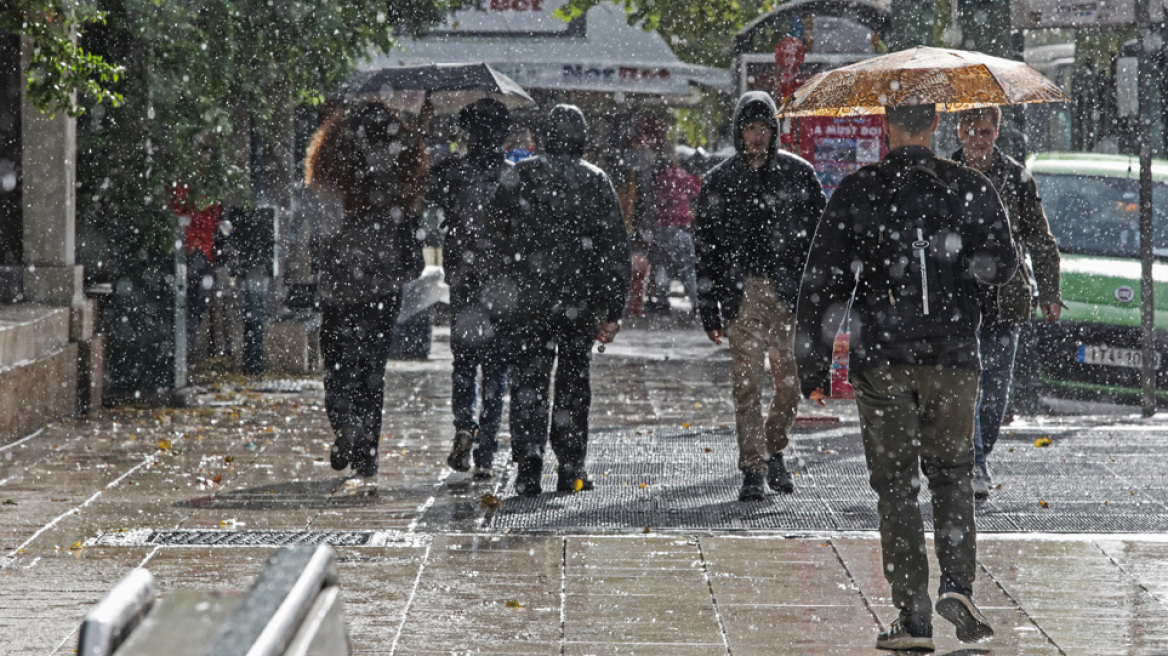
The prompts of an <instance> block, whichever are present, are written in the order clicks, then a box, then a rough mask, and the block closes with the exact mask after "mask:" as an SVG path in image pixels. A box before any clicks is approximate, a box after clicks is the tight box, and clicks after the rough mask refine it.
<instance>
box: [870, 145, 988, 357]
mask: <svg viewBox="0 0 1168 656" xmlns="http://www.w3.org/2000/svg"><path fill="white" fill-rule="evenodd" d="M937 166H938V170H934V169H932V168H929V167H927V166H923V165H917V166H912V167H905V166H902V165H897V164H891V163H886V162H882V163H879V164H876V165H873V166H871V167H869V168H870V169H871V170H872V171H874V172H875V173H876V174H877V175H879V176H880V178H881V179H882V180H883V181H884V182H885V183H886V187H885V188H886V189H888V194H887V197H886V198H885V199H884V200H883V202H882V203H881V204H880V205H878V209H877V213H876V217H875V221H876V225H875V227H874V229H873V233H874V234H872V235H871V236H870V238H868V239H865V240H864V244H863V246H862V247H861V248H862V249H863V250H864V251H866V252H865V253H864V262H865V266H864V271H863V275H862V276H861V281H862V282H861V284H862V285H863V286H864V293H863V294H861V297H862V298H863V299H864V301H863V303H864V305H866V306H867V310H868V314H869V316H870V317H871V318H874V319H875V320H876V330H875V331H874V332H875V333H877V335H872V334H871V332H869V338H871V337H873V336H874V337H876V339H877V341H881V342H903V341H915V340H931V339H938V338H941V339H943V338H947V337H952V336H954V335H955V334H960V333H964V332H968V327H969V325H970V324H971V323H972V325H973V326H974V327H975V328H976V326H977V322H978V321H979V320H980V312H979V310H978V305H977V299H978V296H977V285H976V283H975V282H974V280H973V278H972V277H971V276H970V275H969V274H968V271H969V266H968V257H969V251H968V249H966V248H965V247H964V245H963V243H962V234H963V233H967V232H968V231H966V230H963V229H962V224H963V223H964V222H965V216H964V202H963V199H961V198H960V197H959V195H958V193H957V192H956V191H955V190H954V189H953V187H952V185H951V184H950V183H949V182H948V181H946V180H945V176H946V173H948V171H949V170H950V169H953V168H954V167H955V166H956V165H955V164H951V163H948V162H945V161H944V160H939V161H937Z"/></svg>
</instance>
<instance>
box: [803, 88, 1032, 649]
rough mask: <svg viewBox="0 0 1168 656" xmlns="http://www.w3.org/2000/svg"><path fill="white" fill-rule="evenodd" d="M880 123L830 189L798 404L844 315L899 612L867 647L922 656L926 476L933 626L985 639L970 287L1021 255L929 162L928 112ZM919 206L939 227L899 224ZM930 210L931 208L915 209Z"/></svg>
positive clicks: (985, 190) (962, 186)
mask: <svg viewBox="0 0 1168 656" xmlns="http://www.w3.org/2000/svg"><path fill="white" fill-rule="evenodd" d="M885 109H886V114H885V126H886V130H887V134H888V143H889V148H890V149H891V152H889V154H888V155H887V156H886V157H885V159H884V160H883V161H882V162H878V163H877V164H873V165H869V166H866V167H864V168H862V169H860V170H859V171H856V172H855V173H853V174H851V175H849V176H847V177H845V178H844V179H843V180H842V181H841V182H840V185H839V187H837V188H836V191H835V193H834V194H832V197H831V202H829V203H828V205H827V209H826V210H825V211H824V213H823V218H822V220H821V221H820V222H819V227H818V228H817V229H816V232H815V239H814V241H813V242H812V245H811V252H810V254H809V255H808V259H807V268H806V271H805V272H804V274H803V282H802V288H801V290H800V292H799V310H798V316H799V331H798V337H797V340H796V351H797V353H798V355H799V371H800V374H801V385H802V389H803V392H804V393H805V394H807V395H808V396H809V397H810V398H813V399H815V398H822V395H823V389H824V388H825V387H826V385H827V383H828V381H829V371H830V366H831V351H832V343H833V338H834V336H835V332H836V328H837V326H838V325H839V323H840V320H841V318H842V317H844V316H847V313H848V312H849V311H850V312H851V319H852V320H851V349H852V352H851V356H850V362H849V365H850V370H849V378H850V381H851V383H852V386H853V387H854V389H855V392H856V403H857V405H858V407H859V415H860V433H861V436H862V438H863V442H864V454H865V457H866V459H867V462H868V469H869V474H870V476H869V482H870V484H871V486H872V489H873V490H874V491H875V492H876V495H877V497H878V502H877V509H878V511H879V514H880V538H881V547H882V551H883V557H884V576H885V579H886V580H887V581H888V583H889V585H890V586H891V588H892V601H893V604H894V605H895V606H896V607H897V608H898V609H899V611H900V612H899V617H898V618H897V619H896V621H894V622H893V623H892V625H891V626H890V627H889V629H888V630H886V631H884V632H883V633H881V634H880V635H879V637H878V638H877V640H876V646H877V648H880V649H894V650H895V649H927V650H932V649H933V639H932V635H933V626H932V617H933V608H932V607H931V600H930V597H929V590H928V586H929V564H928V560H927V557H926V553H927V552H926V548H925V536H924V527H923V523H922V520H921V512H920V507H919V506H918V504H917V493H918V491H919V489H920V480H919V476H920V472H921V471H923V472H924V474H925V476H926V477H928V479H929V490H930V491H931V492H932V495H933V524H934V541H935V544H936V550H937V560H938V563H939V565H940V570H941V580H940V590H939V593H938V594H939V598H938V601H937V607H936V608H937V612H938V613H940V614H941V615H942V616H943V617H945V618H946V619H948V620H950V621H951V622H953V623H954V624H955V625H956V626H957V637H958V638H959V639H960V640H962V641H975V640H980V639H983V638H986V637H989V636H991V635H993V630H992V628H991V627H990V626H989V624H988V623H987V622H986V621H985V618H984V617H983V616H982V615H981V613H980V611H979V610H978V609H977V607H976V606H974V604H973V599H972V595H973V581H974V575H975V573H976V567H977V562H976V557H977V552H976V545H975V542H976V531H977V529H976V526H975V523H974V512H973V490H972V487H971V484H972V480H973V406H974V403H975V402H976V400H977V380H978V369H979V368H980V363H979V358H978V344H977V327H978V323H979V320H980V312H981V306H980V302H979V298H978V296H979V290H978V284H986V285H1001V284H1004V283H1006V282H1007V281H1009V280H1010V279H1011V278H1012V277H1013V276H1014V271H1015V270H1016V269H1017V266H1018V253H1017V251H1016V250H1015V249H1014V242H1013V238H1012V236H1011V234H1010V223H1009V220H1008V218H1007V217H1006V212H1005V210H1004V209H1003V207H1002V204H1001V201H999V200H998V196H997V194H996V193H995V192H994V189H993V185H992V183H991V182H990V181H989V180H987V179H986V177H985V176H983V175H982V174H981V173H978V172H977V171H974V170H973V169H970V168H967V167H963V166H960V165H958V164H956V163H955V162H951V161H949V160H944V159H941V158H938V157H937V156H935V155H934V154H933V152H932V151H931V150H929V145H930V143H931V141H932V136H933V133H934V131H935V130H936V128H937V115H936V112H935V109H934V107H933V106H932V105H910V106H902V107H887V108H885ZM914 198H916V199H920V200H921V202H922V205H920V206H914V207H918V208H919V209H928V208H929V207H931V209H932V210H933V211H935V212H936V214H924V215H921V214H918V213H917V212H916V211H903V212H902V211H901V208H902V207H909V206H912V204H913V203H914ZM927 198H934V199H937V200H938V201H939V202H938V203H937V204H936V205H932V206H925V205H924V204H923V200H924V199H927ZM853 294H854V299H855V300H854V309H850V308H851V302H850V301H849V298H853Z"/></svg>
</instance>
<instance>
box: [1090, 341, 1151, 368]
mask: <svg viewBox="0 0 1168 656" xmlns="http://www.w3.org/2000/svg"><path fill="white" fill-rule="evenodd" d="M1075 359H1076V360H1078V361H1079V362H1082V363H1083V364H1101V365H1106V366H1109V367H1128V368H1131V369H1139V368H1140V367H1141V366H1143V362H1144V354H1143V352H1141V351H1139V350H1136V349H1126V348H1116V347H1114V346H1095V345H1092V344H1080V345H1079V353H1078V355H1077V356H1076V358H1075ZM1155 368H1156V369H1159V368H1160V354H1159V353H1157V354H1156V365H1155Z"/></svg>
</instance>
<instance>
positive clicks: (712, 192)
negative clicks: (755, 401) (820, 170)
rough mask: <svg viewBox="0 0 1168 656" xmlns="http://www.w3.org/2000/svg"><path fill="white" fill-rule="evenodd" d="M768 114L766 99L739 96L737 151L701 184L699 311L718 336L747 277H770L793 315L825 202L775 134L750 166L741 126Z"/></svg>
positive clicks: (771, 107)
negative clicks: (764, 157) (763, 157)
mask: <svg viewBox="0 0 1168 656" xmlns="http://www.w3.org/2000/svg"><path fill="white" fill-rule="evenodd" d="M774 114H775V104H774V100H772V99H771V97H770V95H768V94H766V93H763V92H759V91H754V92H749V93H746V94H743V96H742V97H741V98H740V99H739V101H738V105H737V107H736V108H735V111H734V129H735V148H736V150H737V152H736V153H735V154H734V155H733V156H731V157H730V158H729V159H727V160H726V161H725V162H723V163H722V164H720V165H719V166H718V167H717V168H715V169H714V170H712V171H710V172H709V173H708V174H706V176H705V178H703V180H702V190H701V194H700V195H699V197H698V204H697V210H696V213H695V218H694V250H695V254H696V256H697V260H696V269H697V277H698V309H699V311H700V313H701V318H702V327H703V328H704V329H705V330H706V331H707V332H708V331H712V330H721V329H722V328H724V327H725V322H726V321H729V320H731V319H734V318H735V317H737V316H738V308H739V305H740V304H741V302H742V290H743V289H744V285H745V282H746V279H747V278H748V277H751V276H755V277H767V278H770V280H771V282H772V283H773V285H774V287H775V290H776V292H777V293H778V296H779V298H780V300H782V301H783V302H786V303H787V304H788V305H790V306H791V309H792V311H794V308H795V299H796V296H797V295H798V293H799V278H800V276H801V275H802V273H803V264H804V262H806V259H807V248H808V247H809V246H810V244H811V235H812V234H813V233H814V232H815V224H816V222H817V221H818V220H819V216H820V214H821V213H822V212H823V207H824V203H825V198H824V195H823V187H822V186H821V185H820V183H819V179H818V178H816V176H815V170H814V169H813V168H812V167H811V165H810V164H808V163H807V162H806V161H805V160H803V159H801V158H799V157H797V156H795V155H792V154H790V153H786V152H783V151H780V150H778V147H777V145H778V130H777V129H776V130H775V131H774V137H773V139H772V140H771V148H770V149H771V155H770V159H769V160H768V161H767V163H766V164H764V165H763V166H762V167H761V168H759V169H757V170H755V169H752V168H751V167H750V163H749V161H748V159H747V157H746V154H745V144H744V142H743V139H742V127H743V125H744V124H745V123H747V122H748V121H749V120H757V119H759V118H760V117H767V116H770V117H773V116H774ZM744 117H745V118H744ZM772 121H773V118H772Z"/></svg>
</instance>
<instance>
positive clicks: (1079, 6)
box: [1011, 0, 1164, 29]
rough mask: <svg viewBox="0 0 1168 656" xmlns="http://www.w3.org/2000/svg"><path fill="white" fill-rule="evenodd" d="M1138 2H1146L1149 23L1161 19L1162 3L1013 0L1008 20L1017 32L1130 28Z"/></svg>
mask: <svg viewBox="0 0 1168 656" xmlns="http://www.w3.org/2000/svg"><path fill="white" fill-rule="evenodd" d="M1140 2H1147V7H1148V20H1149V21H1150V22H1152V23H1159V22H1162V21H1163V20H1164V4H1163V0H1021V1H1017V0H1016V1H1015V2H1013V3H1011V19H1012V22H1013V23H1014V27H1015V28H1016V29H1035V28H1042V27H1097V26H1098V27H1102V26H1128V27H1133V26H1135V25H1136V21H1137V20H1138V19H1139V14H1138V12H1137V8H1138V6H1139V5H1138V4H1137V3H1140Z"/></svg>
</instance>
